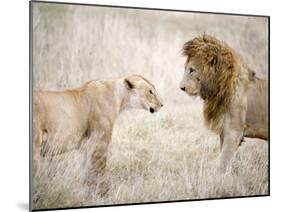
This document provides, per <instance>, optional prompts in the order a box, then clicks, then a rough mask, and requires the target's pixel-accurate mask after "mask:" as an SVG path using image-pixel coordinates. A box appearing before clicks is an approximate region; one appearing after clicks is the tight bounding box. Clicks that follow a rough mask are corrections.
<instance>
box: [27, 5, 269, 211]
mask: <svg viewBox="0 0 281 212" xmlns="http://www.w3.org/2000/svg"><path fill="white" fill-rule="evenodd" d="M33 12H34V14H33V89H34V90H63V89H66V88H74V87H78V86H80V85H81V84H82V83H84V82H86V81H89V80H94V79H95V80H98V79H107V78H116V77H122V76H126V75H130V74H140V75H142V76H144V77H146V78H147V79H149V80H150V81H151V82H152V83H153V84H154V85H155V87H156V89H157V91H158V93H159V94H160V96H161V97H162V99H163V102H164V107H163V108H162V109H161V110H160V111H159V112H157V113H155V114H150V113H149V112H147V111H142V110H135V111H127V112H124V113H123V114H121V115H120V117H119V118H118V120H117V122H116V124H115V127H114V132H113V138H112V142H111V145H110V150H109V153H108V162H107V173H108V176H109V181H110V189H109V191H108V193H107V194H106V195H104V196H101V195H99V194H98V193H97V192H96V191H94V190H89V189H88V187H87V186H86V185H84V183H83V181H84V178H85V176H86V175H85V172H86V170H87V164H88V161H86V160H85V159H84V158H85V157H84V156H85V155H87V154H88V153H87V147H86V146H87V145H90V144H88V143H87V141H86V140H85V141H84V143H85V147H84V148H83V147H82V148H80V149H78V150H74V151H71V152H68V153H64V154H61V155H58V156H55V157H53V158H52V159H50V158H47V157H46V158H42V163H43V164H42V166H43V167H42V170H43V171H42V173H41V176H40V179H39V180H36V181H35V182H34V187H33V194H32V196H33V204H34V208H37V209H38V208H57V207H78V206H90V205H108V204H123V203H137V202H138V203H139V202H154V201H172V200H183V199H185V200H187V199H198V198H200V199H202V198H216V197H230V196H247V195H261V194H267V193H268V143H267V142H265V141H262V140H256V139H246V142H244V143H243V144H242V146H241V147H240V148H239V150H238V151H237V154H236V156H235V158H234V159H233V162H232V164H231V166H230V167H229V169H228V170H227V172H226V173H225V174H222V173H220V171H219V170H218V169H217V163H218V156H219V138H218V137H217V136H216V135H215V134H213V133H211V132H210V131H209V130H208V129H206V128H205V126H204V123H203V117H202V101H201V100H200V99H199V98H195V97H193V98H191V97H189V96H187V95H186V94H185V93H184V92H182V91H181V90H180V89H179V82H180V80H181V77H182V75H183V71H184V68H183V67H184V62H185V58H184V57H183V56H182V55H181V49H182V46H183V44H184V43H185V42H186V41H188V40H190V39H192V38H193V37H194V36H198V35H202V34H203V33H206V34H209V35H212V36H214V37H216V38H218V39H220V40H223V41H225V42H227V43H228V44H229V45H230V46H231V47H233V48H234V49H235V50H236V51H237V52H238V53H239V54H240V55H241V56H242V57H243V58H244V60H245V61H246V62H247V63H248V64H249V66H250V67H251V68H252V69H253V70H255V71H256V72H257V75H258V76H260V77H261V78H267V74H268V31H267V27H268V23H267V19H265V18H257V17H246V16H225V15H210V14H194V13H179V12H165V11H151V10H149V11H148V10H135V9H120V8H103V7H87V6H71V5H59V4H57V5H53V4H47V3H36V4H34V5H33ZM97 137H98V136H97ZM97 139H98V138H97Z"/></svg>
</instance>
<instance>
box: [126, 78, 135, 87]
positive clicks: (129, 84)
mask: <svg viewBox="0 0 281 212" xmlns="http://www.w3.org/2000/svg"><path fill="white" fill-rule="evenodd" d="M124 81H125V85H126V87H127V88H128V89H133V88H134V85H133V83H132V82H130V81H129V80H128V79H125V80H124Z"/></svg>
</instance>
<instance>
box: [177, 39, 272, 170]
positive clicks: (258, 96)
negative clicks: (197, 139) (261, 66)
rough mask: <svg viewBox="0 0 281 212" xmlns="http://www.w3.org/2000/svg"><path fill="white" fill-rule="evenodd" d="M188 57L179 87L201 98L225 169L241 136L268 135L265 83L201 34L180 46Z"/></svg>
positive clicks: (223, 47)
mask: <svg viewBox="0 0 281 212" xmlns="http://www.w3.org/2000/svg"><path fill="white" fill-rule="evenodd" d="M183 54H184V56H186V57H187V60H186V63H185V72H184V76H183V79H182V81H181V83H180V89H181V90H183V91H185V92H186V93H187V94H188V95H191V96H200V97H201V98H202V99H203V100H204V111H203V115H204V122H205V124H206V126H207V127H208V128H209V129H210V130H212V131H213V132H215V133H216V134H218V135H219V136H220V147H221V155H220V167H221V169H222V170H225V169H226V167H227V164H228V162H229V161H230V159H231V158H232V157H233V155H234V153H235V151H236V149H237V147H238V146H239V144H240V142H241V141H243V139H244V136H246V137H253V138H261V139H267V138H268V106H267V105H268V96H267V95H268V83H267V80H262V79H259V78H258V77H256V76H255V73H254V72H253V71H251V70H250V69H249V68H248V67H247V66H246V65H245V64H244V62H243V61H242V59H241V58H240V56H239V55H238V54H237V53H236V52H235V51H234V50H233V49H231V48H230V47H229V46H228V45H227V44H225V43H223V42H220V41H218V40H217V39H215V38H213V37H211V36H207V35H204V36H202V37H195V38H194V39H192V40H190V41H188V42H186V43H185V44H184V46H183Z"/></svg>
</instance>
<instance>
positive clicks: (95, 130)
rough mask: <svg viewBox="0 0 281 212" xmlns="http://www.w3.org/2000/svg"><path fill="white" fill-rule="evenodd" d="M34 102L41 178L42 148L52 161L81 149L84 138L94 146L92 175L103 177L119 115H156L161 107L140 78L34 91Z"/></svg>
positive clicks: (36, 171)
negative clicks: (128, 112) (144, 112)
mask: <svg viewBox="0 0 281 212" xmlns="http://www.w3.org/2000/svg"><path fill="white" fill-rule="evenodd" d="M33 98H34V99H33V130H34V135H33V136H34V137H33V153H34V157H33V158H34V175H35V176H39V175H40V157H41V155H40V152H42V148H43V146H46V145H47V146H49V148H50V149H49V154H50V155H51V157H52V156H53V155H56V154H60V153H61V152H65V151H69V150H71V149H74V148H79V147H80V146H81V142H82V141H83V139H84V140H85V138H86V139H90V140H91V139H92V140H91V141H90V142H92V143H93V142H95V143H93V145H95V148H94V151H93V152H92V153H91V156H90V157H91V159H90V161H91V167H90V169H91V170H90V171H89V173H91V172H95V173H98V174H100V173H101V174H102V173H104V170H105V167H106V154H107V150H108V145H109V144H110V141H111V137H112V130H113V126H114V123H115V121H116V119H117V117H118V115H119V114H120V113H121V112H122V111H124V110H127V109H131V108H136V109H145V110H148V111H150V112H154V111H158V110H159V109H160V108H161V107H162V103H161V100H160V97H159V95H158V94H157V91H156V90H155V87H154V86H153V85H152V84H151V83H150V82H149V81H148V80H147V79H145V78H143V77H141V76H138V75H133V76H129V77H126V78H119V79H112V80H104V81H90V82H87V83H85V84H84V85H82V86H81V87H80V88H77V89H71V90H65V91H35V92H34V93H33ZM152 109H153V111H152ZM93 137H95V138H97V137H98V139H96V140H94V139H93ZM44 143H45V145H43V144H44ZM90 177H91V176H89V178H90Z"/></svg>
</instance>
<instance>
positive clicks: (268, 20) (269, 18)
mask: <svg viewBox="0 0 281 212" xmlns="http://www.w3.org/2000/svg"><path fill="white" fill-rule="evenodd" d="M267 21H268V32H267V33H268V35H267V36H268V38H267V40H268V64H267V65H268V114H267V115H268V194H269V196H270V16H269V17H268V19H267Z"/></svg>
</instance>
